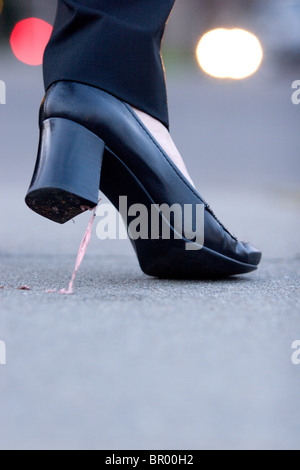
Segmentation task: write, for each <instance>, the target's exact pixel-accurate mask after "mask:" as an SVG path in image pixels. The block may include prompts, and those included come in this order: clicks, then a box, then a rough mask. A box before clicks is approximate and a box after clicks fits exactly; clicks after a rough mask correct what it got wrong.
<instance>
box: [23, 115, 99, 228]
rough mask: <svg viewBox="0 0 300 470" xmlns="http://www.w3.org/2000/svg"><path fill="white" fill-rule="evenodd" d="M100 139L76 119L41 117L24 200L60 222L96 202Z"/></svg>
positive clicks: (80, 212)
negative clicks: (36, 145) (39, 134)
mask: <svg viewBox="0 0 300 470" xmlns="http://www.w3.org/2000/svg"><path fill="white" fill-rule="evenodd" d="M104 148H105V144H104V142H103V140H101V139H100V138H99V137H97V136H96V135H95V134H93V133H92V132H90V131H89V130H88V129H86V128H85V127H83V126H81V125H80V124H77V123H76V122H73V121H70V120H68V119H62V118H51V119H47V120H46V121H44V123H43V125H42V128H41V137H40V143H39V150H38V156H37V163H36V167H35V170H34V175H33V178H32V181H31V185H30V188H29V191H28V193H27V196H26V198H25V202H26V204H27V205H28V207H29V208H30V209H32V210H33V211H34V212H36V213H37V214H40V215H42V216H43V217H46V218H48V219H50V220H52V221H54V222H57V223H60V224H64V223H65V222H68V221H69V220H71V219H73V218H74V217H76V216H77V215H79V214H82V213H83V212H85V211H86V210H89V209H93V208H94V207H95V206H96V205H97V204H98V197H99V185H100V177H101V167H102V161H103V154H104Z"/></svg>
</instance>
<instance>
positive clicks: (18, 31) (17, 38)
mask: <svg viewBox="0 0 300 470" xmlns="http://www.w3.org/2000/svg"><path fill="white" fill-rule="evenodd" d="M52 29H53V28H52V26H51V25H50V24H49V23H46V21H43V20H40V19H38V18H27V19H26V20H22V21H20V22H19V23H17V24H16V26H15V27H14V29H13V32H12V34H11V37H10V45H11V48H12V50H13V53H14V54H15V56H16V58H17V59H19V60H20V61H21V62H24V63H25V64H28V65H41V64H42V63H43V55H44V51H45V48H46V45H47V43H48V41H49V39H50V36H51V34H52Z"/></svg>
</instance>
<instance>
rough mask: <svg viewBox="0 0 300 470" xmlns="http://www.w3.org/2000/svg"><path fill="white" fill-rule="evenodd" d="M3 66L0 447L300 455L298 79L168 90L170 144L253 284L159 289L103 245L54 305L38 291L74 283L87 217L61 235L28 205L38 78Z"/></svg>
mask: <svg viewBox="0 0 300 470" xmlns="http://www.w3.org/2000/svg"><path fill="white" fill-rule="evenodd" d="M3 63H4V65H5V66H3V69H2V68H1V70H0V79H2V80H5V81H6V83H7V90H8V96H7V105H6V106H1V107H0V118H1V129H0V131H1V167H2V172H1V174H0V192H1V199H0V220H1V224H0V259H1V265H0V286H3V287H4V289H0V340H3V341H5V342H6V346H7V365H6V366H0V420H1V426H0V448H1V449H76V448H78V449H116V448H119V449H142V448H144V449H166V448H168V449H220V448H221V449H253V448H255V449H263V448H268V449H299V448H300V430H299V422H300V406H299V386H300V366H295V365H293V364H292V362H291V356H292V350H291V345H292V343H293V341H294V340H297V339H300V323H299V274H300V244H299V229H300V222H299V208H300V192H299V167H300V162H299V151H300V143H299V139H298V135H299V131H298V129H299V118H300V116H299V113H300V106H299V107H296V106H293V105H292V104H291V99H290V96H291V88H290V87H291V83H292V81H293V80H296V79H297V78H298V79H299V76H298V77H297V74H296V76H295V75H294V74H293V73H291V74H285V75H279V74H277V75H274V73H273V72H272V71H270V70H269V69H263V70H262V71H261V72H260V73H259V74H257V76H255V77H254V78H252V79H250V80H247V81H244V82H241V83H234V84H233V83H231V84H230V83H223V84H220V83H218V82H215V81H212V80H209V79H206V78H203V77H202V76H201V75H199V73H198V72H197V71H196V70H190V71H188V70H186V71H178V72H177V73H174V72H173V73H171V74H170V76H169V98H170V109H171V121H172V130H173V134H174V136H175V140H176V142H177V143H178V145H179V147H180V149H181V151H182V153H183V154H184V155H185V158H186V161H187V164H188V167H189V169H190V171H191V173H192V176H193V178H194V180H195V182H196V184H197V186H198V188H200V191H201V192H202V193H203V195H204V196H205V197H206V199H208V201H209V202H210V203H211V205H212V206H213V207H214V208H215V210H216V212H217V214H218V215H219V216H220V218H222V220H224V222H225V223H226V224H227V225H228V226H230V228H232V229H233V231H235V233H236V234H237V235H238V236H239V237H241V238H242V239H249V240H251V241H252V242H253V243H255V244H257V245H258V246H260V247H261V248H262V249H263V251H264V261H263V263H262V267H261V269H260V270H259V271H258V272H257V273H254V274H252V275H250V276H242V277H240V278H236V279H230V280H227V281H223V282H177V281H159V280H156V279H151V278H148V277H146V276H144V275H143V274H142V273H141V271H140V270H139V267H138V264H137V261H136V259H135V257H134V254H133V251H132V249H131V247H130V244H129V242H128V241H108V242H100V241H99V240H98V239H97V238H96V236H95V235H94V237H93V239H92V242H91V246H90V249H89V252H88V255H87V258H86V260H85V262H84V264H83V266H82V269H81V271H80V273H79V275H78V280H77V283H76V294H75V295H74V296H72V297H61V296H58V295H55V294H45V291H46V290H47V289H49V288H62V287H65V286H66V285H67V283H68V280H69V277H70V274H71V271H72V268H73V265H74V259H75V256H76V251H77V248H78V245H79V242H80V240H81V237H82V234H83V231H84V229H85V226H86V224H87V220H88V216H87V215H84V216H82V217H81V218H80V219H77V220H76V224H72V223H70V224H67V225H66V226H63V227H61V226H56V225H54V224H52V223H50V222H48V221H46V220H43V219H40V218H39V217H37V216H36V215H35V214H32V213H30V211H29V210H27V208H26V207H25V206H24V203H23V197H24V194H25V192H26V188H27V185H28V184H29V179H30V176H31V172H32V166H33V163H34V159H35V153H36V141H37V137H38V133H37V126H36V121H37V118H36V114H37V107H38V105H39V101H40V99H41V97H42V93H43V91H42V87H41V70H40V69H39V68H37V69H35V68H28V67H26V66H22V65H21V64H17V63H16V62H15V61H14V60H13V59H11V58H9V57H6V58H4V62H3ZM274 77H275V78H274ZM24 284H26V285H28V286H29V287H30V291H27V292H24V291H19V290H17V288H18V287H19V286H20V285H24Z"/></svg>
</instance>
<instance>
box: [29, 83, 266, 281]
mask: <svg viewBox="0 0 300 470" xmlns="http://www.w3.org/2000/svg"><path fill="white" fill-rule="evenodd" d="M40 127H41V138H40V145H39V151H38V159H37V164H36V168H35V172H34V176H33V179H32V182H31V185H30V188H29V191H28V194H27V196H26V203H27V205H28V206H29V207H30V208H31V209H32V210H34V211H35V212H37V213H38V214H40V215H42V216H44V217H47V218H48V219H50V220H53V221H55V222H58V223H65V222H67V221H68V220H70V219H72V218H74V217H75V216H77V215H79V214H80V213H82V212H83V211H85V210H87V209H88V208H93V207H95V205H97V202H98V190H99V182H100V189H101V190H102V191H103V192H104V194H106V196H107V197H108V198H109V199H110V201H111V202H112V203H113V204H114V206H115V207H116V208H117V209H119V196H127V198H128V206H132V205H134V204H136V203H140V204H143V206H145V207H146V208H148V209H149V214H151V208H153V207H156V208H158V206H161V205H162V204H166V205H168V207H171V206H173V205H174V204H176V205H177V207H178V206H179V207H181V208H182V210H183V211H182V213H183V214H185V212H184V209H185V206H186V205H189V206H191V207H192V208H193V209H195V210H193V212H191V213H190V214H193V215H192V220H191V221H190V222H192V224H190V225H191V226H193V228H194V229H195V227H196V225H197V224H196V220H195V218H196V215H195V214H196V208H197V207H199V206H201V207H202V209H204V243H203V245H204V246H202V245H200V244H199V242H198V237H195V241H193V240H191V239H187V238H185V237H184V236H182V237H181V238H180V237H178V232H177V228H175V221H174V218H170V219H169V220H167V221H166V219H165V218H164V217H163V216H162V215H161V213H160V222H161V223H164V224H167V225H168V226H169V227H168V228H169V232H170V237H168V238H163V237H161V236H160V235H159V236H156V237H155V238H156V239H152V238H151V237H144V239H141V238H138V239H136V240H133V239H131V242H132V244H133V246H134V249H135V251H136V253H137V256H138V259H139V262H140V266H141V268H142V270H143V271H144V272H145V273H146V274H148V275H151V276H157V277H167V278H214V277H227V276H231V275H235V274H243V273H249V272H251V271H254V270H256V269H257V266H258V265H259V263H260V261H261V256H262V255H261V252H259V251H258V250H257V249H255V248H254V247H252V246H251V245H250V244H245V243H240V242H239V241H238V240H237V239H236V238H235V237H233V236H232V235H231V234H230V232H229V231H228V230H227V229H226V228H225V227H224V226H223V225H222V224H221V222H220V221H219V220H218V219H217V218H216V216H215V215H214V213H213V212H212V210H211V209H210V207H209V206H208V204H207V203H206V202H205V201H204V200H203V198H202V197H201V196H200V195H199V194H198V192H197V191H196V190H195V189H194V188H193V187H192V186H191V185H190V183H189V182H188V181H187V179H186V178H185V177H184V176H183V175H182V174H181V172H180V171H179V170H178V168H177V167H176V166H175V165H174V163H173V162H172V161H171V160H170V158H169V157H168V156H167V155H166V154H165V152H164V151H163V149H162V148H161V147H160V145H159V144H158V143H157V142H156V140H155V139H154V138H153V137H152V135H151V134H150V133H149V132H148V130H147V129H146V128H145V126H144V125H143V124H142V122H141V121H140V120H139V118H138V117H137V115H136V114H135V113H134V111H133V110H132V109H131V107H130V106H128V105H127V104H126V103H123V102H122V101H120V100H118V99H117V98H115V97H113V96H111V95H109V94H108V93H106V92H104V91H101V90H99V89H97V88H93V87H90V86H88V85H82V84H78V83H74V82H67V81H66V82H57V83H56V84H54V85H52V87H51V88H50V89H49V90H48V92H47V94H46V96H45V99H44V101H43V103H42V105H41V111H40ZM184 217H185V216H183V220H182V224H183V225H184V224H185V220H184ZM129 221H130V219H128V222H129ZM151 229H152V228H151V217H150V218H149V234H150V233H152V230H151ZM199 239H201V237H200V236H199Z"/></svg>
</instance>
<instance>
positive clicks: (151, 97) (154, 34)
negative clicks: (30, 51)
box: [44, 0, 175, 127]
mask: <svg viewBox="0 0 300 470" xmlns="http://www.w3.org/2000/svg"><path fill="white" fill-rule="evenodd" d="M174 3H175V0H58V10H57V16H56V21H55V24H54V30H53V34H52V37H51V40H50V42H49V44H48V46H47V49H46V51H45V56H44V78H45V87H46V89H48V88H49V86H50V85H51V84H52V83H54V82H57V81H60V80H70V81H75V82H80V83H84V84H88V85H92V86H95V87H97V88H101V89H102V90H105V91H107V92H109V93H111V94H112V95H114V96H116V97H118V98H120V99H121V100H123V101H125V102H127V103H129V104H130V105H132V106H134V107H136V108H138V109H140V110H142V111H144V112H146V113H147V114H150V115H151V116H153V117H155V118H156V119H158V120H160V121H161V122H162V123H163V124H164V125H165V126H167V127H168V124H169V120H168V107H167V93H166V84H165V74H164V68H163V64H162V58H161V42H162V38H163V34H164V30H165V25H166V22H167V19H168V17H169V15H170V12H171V10H172V8H173V5H174Z"/></svg>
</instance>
